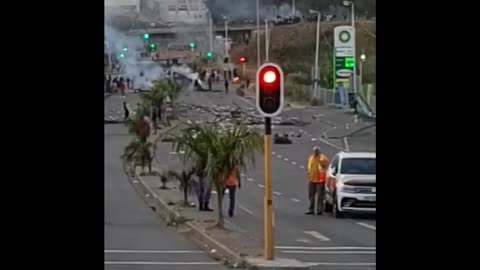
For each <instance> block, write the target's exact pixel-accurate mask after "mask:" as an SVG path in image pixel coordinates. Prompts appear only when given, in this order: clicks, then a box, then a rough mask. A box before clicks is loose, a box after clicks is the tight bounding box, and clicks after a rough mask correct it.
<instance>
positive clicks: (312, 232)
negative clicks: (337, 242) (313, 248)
mask: <svg viewBox="0 0 480 270" xmlns="http://www.w3.org/2000/svg"><path fill="white" fill-rule="evenodd" d="M303 232H304V233H306V234H308V235H311V236H312V237H315V238H317V239H318V240H320V241H330V238H328V237H326V236H325V235H323V234H321V233H319V232H316V231H303Z"/></svg>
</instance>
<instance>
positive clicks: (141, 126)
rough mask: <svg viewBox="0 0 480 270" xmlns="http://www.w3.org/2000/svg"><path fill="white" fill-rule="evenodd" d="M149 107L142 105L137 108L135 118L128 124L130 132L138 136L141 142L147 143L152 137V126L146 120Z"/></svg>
mask: <svg viewBox="0 0 480 270" xmlns="http://www.w3.org/2000/svg"><path fill="white" fill-rule="evenodd" d="M149 110H150V109H149V107H148V106H147V105H145V104H140V106H139V107H138V108H137V110H136V113H135V117H134V118H132V119H130V120H129V121H128V123H127V125H128V132H129V133H130V134H132V135H135V136H137V137H138V138H139V139H140V140H141V141H147V139H148V137H149V136H150V126H149V124H148V123H147V122H146V121H145V120H144V116H145V115H148V111H149Z"/></svg>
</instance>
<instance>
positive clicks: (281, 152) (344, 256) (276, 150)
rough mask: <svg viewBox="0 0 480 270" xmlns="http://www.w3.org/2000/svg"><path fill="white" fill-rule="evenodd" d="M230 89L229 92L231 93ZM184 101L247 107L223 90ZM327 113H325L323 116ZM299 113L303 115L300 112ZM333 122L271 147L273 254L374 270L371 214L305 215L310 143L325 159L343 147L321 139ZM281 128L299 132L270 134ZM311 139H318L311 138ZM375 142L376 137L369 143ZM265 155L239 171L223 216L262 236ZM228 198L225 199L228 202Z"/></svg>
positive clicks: (317, 265) (338, 119)
mask: <svg viewBox="0 0 480 270" xmlns="http://www.w3.org/2000/svg"><path fill="white" fill-rule="evenodd" d="M231 92H233V91H231ZM182 101H186V102H189V103H195V104H201V105H204V106H208V105H214V104H217V105H231V106H233V102H236V103H237V104H239V105H242V106H249V105H248V103H247V102H245V101H242V100H241V98H239V97H237V96H234V95H233V94H230V95H228V96H225V94H224V93H221V92H219V93H211V92H210V93H209V92H195V93H192V94H190V95H189V96H187V97H182ZM309 113H310V114H311V115H313V114H315V113H316V112H315V111H312V112H308V110H302V111H301V112H300V111H299V110H297V111H295V110H290V111H288V112H286V113H285V114H289V115H291V116H298V117H300V116H302V117H305V118H308V117H310V118H311V115H308V114H309ZM328 113H330V112H329V111H325V112H324V114H328ZM300 114H302V115H300ZM350 118H351V117H349V116H341V115H333V114H332V115H331V117H326V118H325V119H326V120H328V121H327V122H330V121H335V123H336V125H337V126H341V125H345V123H346V122H348V121H350V120H351V119H350ZM330 124H331V123H329V124H327V123H324V122H321V121H315V122H314V123H313V124H312V125H310V126H306V127H304V128H301V130H303V132H302V134H303V136H302V137H301V138H295V139H294V143H293V144H292V145H276V144H274V145H273V150H272V179H273V180H272V181H273V192H274V209H275V217H274V219H275V226H276V227H275V246H276V254H277V256H281V257H289V258H296V259H299V260H301V261H303V262H308V263H311V265H312V267H314V268H313V269H336V270H338V269H375V260H376V221H375V218H373V217H364V216H363V217H362V216H351V217H348V218H346V219H335V218H333V217H332V216H331V215H329V214H324V215H323V216H307V215H304V212H305V211H306V210H307V207H308V201H307V185H306V172H305V166H306V165H305V164H306V159H307V156H308V155H309V154H310V153H311V151H312V148H313V146H315V145H318V146H320V148H321V149H322V151H324V153H325V154H327V156H329V157H333V155H334V154H335V153H337V152H338V151H340V150H341V149H343V145H342V144H336V143H332V142H329V141H326V140H323V139H321V138H320V137H321V136H320V135H321V133H322V132H323V131H325V130H328V129H330V128H331V125H330ZM283 130H285V131H287V132H289V131H296V132H299V128H293V127H289V128H288V127H287V128H282V127H274V129H273V133H275V132H279V133H281V132H283ZM313 138H320V141H319V140H314V141H312V139H313ZM371 141H372V139H371V138H370V140H366V141H365V142H363V143H362V141H360V142H358V143H357V144H358V145H359V146H360V147H362V148H365V149H368V148H369V147H371V145H372V142H371ZM373 144H374V141H373ZM263 173H264V170H263V158H262V155H258V157H257V162H256V166H255V167H254V168H249V169H248V170H247V171H246V172H244V173H243V174H242V179H243V186H242V189H241V190H240V191H239V192H238V204H237V209H236V214H235V217H233V218H232V219H229V218H227V219H228V220H229V221H230V222H231V223H233V224H234V225H235V226H236V227H238V229H239V230H241V231H244V232H248V234H249V235H251V236H253V237H256V238H258V239H262V231H263V230H262V220H263V192H264V190H263V177H264V174H263ZM227 201H228V199H226V200H225V203H227Z"/></svg>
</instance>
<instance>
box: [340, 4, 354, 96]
mask: <svg viewBox="0 0 480 270" xmlns="http://www.w3.org/2000/svg"><path fill="white" fill-rule="evenodd" d="M343 5H344V6H347V7H348V6H351V7H352V11H351V13H352V32H353V63H354V65H353V93H354V94H355V95H357V61H356V60H357V59H356V58H357V57H356V47H357V44H356V39H357V38H356V36H357V35H356V31H355V4H354V3H353V2H352V1H343ZM355 97H356V96H355Z"/></svg>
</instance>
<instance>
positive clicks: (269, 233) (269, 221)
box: [263, 117, 274, 260]
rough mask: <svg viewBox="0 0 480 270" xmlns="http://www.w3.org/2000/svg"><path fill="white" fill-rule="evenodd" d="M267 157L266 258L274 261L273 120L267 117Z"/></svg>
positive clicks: (265, 192)
mask: <svg viewBox="0 0 480 270" xmlns="http://www.w3.org/2000/svg"><path fill="white" fill-rule="evenodd" d="M264 146H265V147H264V151H265V153H264V155H265V183H264V184H265V191H264V201H263V209H264V211H263V214H264V217H263V220H264V221H263V222H264V237H263V239H264V246H263V247H264V256H265V259H267V260H273V259H274V252H273V202H272V174H271V172H272V118H270V117H265V136H264Z"/></svg>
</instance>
